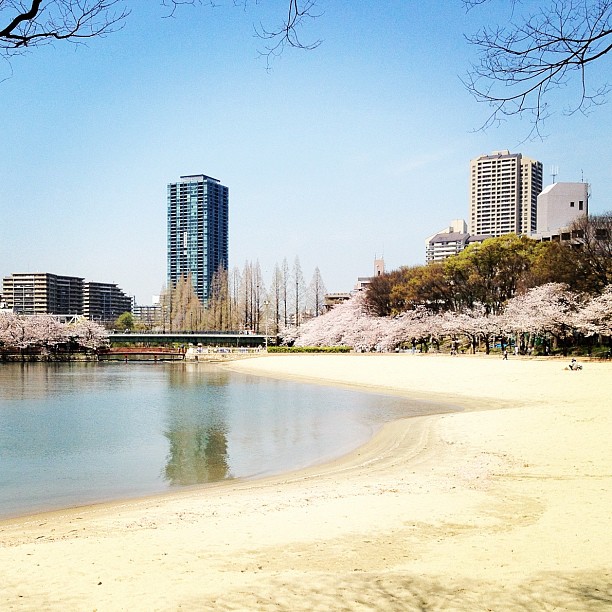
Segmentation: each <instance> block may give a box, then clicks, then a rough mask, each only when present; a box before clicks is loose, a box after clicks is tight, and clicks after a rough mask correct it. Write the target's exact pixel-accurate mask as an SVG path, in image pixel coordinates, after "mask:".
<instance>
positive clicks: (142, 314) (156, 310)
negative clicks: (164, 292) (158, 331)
mask: <svg viewBox="0 0 612 612" xmlns="http://www.w3.org/2000/svg"><path fill="white" fill-rule="evenodd" d="M132 312H133V314H134V318H135V319H136V320H138V321H140V323H142V324H143V325H144V326H145V327H146V329H153V328H154V327H158V326H160V325H161V324H162V309H161V306H160V305H159V304H154V305H153V306H140V305H136V306H134V307H133V310H132Z"/></svg>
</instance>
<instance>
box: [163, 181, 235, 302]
mask: <svg viewBox="0 0 612 612" xmlns="http://www.w3.org/2000/svg"><path fill="white" fill-rule="evenodd" d="M228 212H229V190H228V188H227V187H225V186H224V185H221V183H220V182H219V181H218V180H217V179H215V178H212V177H210V176H206V175H205V174H194V175H188V176H181V179H180V180H179V181H178V182H176V183H170V184H169V185H168V283H169V284H170V283H172V284H176V283H177V282H178V280H179V279H180V278H181V277H186V276H188V275H189V274H191V279H192V282H193V287H194V289H195V291H196V294H197V295H198V297H199V298H200V300H202V302H203V303H204V304H206V303H207V301H208V298H209V297H210V288H211V282H212V278H213V275H214V273H215V272H216V271H217V270H218V269H219V268H224V269H227V265H228Z"/></svg>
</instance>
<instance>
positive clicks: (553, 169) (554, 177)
mask: <svg viewBox="0 0 612 612" xmlns="http://www.w3.org/2000/svg"><path fill="white" fill-rule="evenodd" d="M558 174H559V166H551V167H550V175H551V176H552V182H553V183H556V182H557V175H558Z"/></svg>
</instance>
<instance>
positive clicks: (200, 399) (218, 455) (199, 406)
mask: <svg viewBox="0 0 612 612" xmlns="http://www.w3.org/2000/svg"><path fill="white" fill-rule="evenodd" d="M200 379H201V380H200ZM169 382H170V391H171V392H170V394H169V396H168V398H169V400H170V402H169V405H168V407H167V419H168V420H167V428H166V430H165V432H164V435H165V436H166V438H167V439H168V442H169V452H168V457H167V460H166V466H165V469H164V477H165V479H166V480H167V481H168V482H169V483H170V484H172V485H193V484H204V483H208V482H216V481H219V480H224V479H226V478H230V477H231V475H230V470H229V462H228V450H227V446H228V444H227V425H226V423H225V413H226V406H227V402H228V401H229V397H228V393H227V385H228V384H229V376H228V374H227V373H225V372H222V371H216V372H214V373H213V372H210V371H209V370H206V369H204V368H189V367H185V368H176V369H173V370H171V372H170V381H169ZM198 382H200V383H201V384H205V385H206V386H207V392H206V393H202V392H201V387H200V385H198V384H194V383H198ZM173 390H177V391H178V390H180V396H178V395H176V398H177V400H178V401H176V402H173V401H172V398H173V397H174V396H175V394H174V393H172V391H173ZM179 397H180V399H179Z"/></svg>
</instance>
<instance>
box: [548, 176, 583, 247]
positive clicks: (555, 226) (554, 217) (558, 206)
mask: <svg viewBox="0 0 612 612" xmlns="http://www.w3.org/2000/svg"><path fill="white" fill-rule="evenodd" d="M588 213H589V185H588V184H587V183H553V184H552V185H548V187H546V189H544V191H542V193H541V194H540V195H539V196H538V222H537V232H536V233H537V234H539V235H543V234H547V233H555V232H559V231H560V229H562V228H567V227H569V226H570V225H571V224H572V223H573V222H574V221H575V220H576V219H578V218H579V217H582V216H584V215H588Z"/></svg>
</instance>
